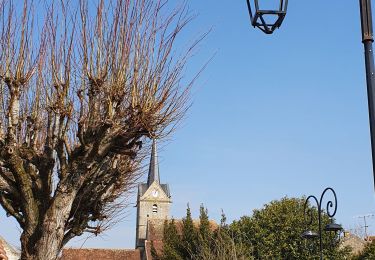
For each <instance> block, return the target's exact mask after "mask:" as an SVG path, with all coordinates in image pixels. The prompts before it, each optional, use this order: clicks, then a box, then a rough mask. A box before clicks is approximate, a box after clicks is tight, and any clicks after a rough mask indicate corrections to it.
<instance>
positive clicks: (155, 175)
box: [147, 139, 160, 187]
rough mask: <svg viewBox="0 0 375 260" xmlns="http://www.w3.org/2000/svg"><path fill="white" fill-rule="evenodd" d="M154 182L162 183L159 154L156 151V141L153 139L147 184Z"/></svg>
mask: <svg viewBox="0 0 375 260" xmlns="http://www.w3.org/2000/svg"><path fill="white" fill-rule="evenodd" d="M154 182H157V183H158V184H160V176H159V162H158V154H157V151H156V141H155V139H153V141H152V151H151V159H150V168H149V170H148V178H147V186H148V187H150V185H151V184H152V183H154Z"/></svg>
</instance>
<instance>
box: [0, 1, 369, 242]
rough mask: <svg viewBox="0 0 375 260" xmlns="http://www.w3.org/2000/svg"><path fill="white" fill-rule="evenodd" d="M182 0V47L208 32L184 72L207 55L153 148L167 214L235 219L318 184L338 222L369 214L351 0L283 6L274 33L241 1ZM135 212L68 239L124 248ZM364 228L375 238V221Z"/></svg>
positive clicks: (365, 133)
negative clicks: (169, 131)
mask: <svg viewBox="0 0 375 260" xmlns="http://www.w3.org/2000/svg"><path fill="white" fill-rule="evenodd" d="M188 5H189V8H190V10H191V11H192V12H193V13H195V14H197V15H198V16H197V18H196V19H195V20H194V21H193V22H192V23H191V24H190V25H189V26H188V27H187V29H186V30H185V32H184V35H183V37H182V38H181V41H180V44H181V45H186V44H185V42H186V41H188V40H191V39H194V38H196V37H197V36H198V35H199V34H200V33H202V32H204V31H206V30H209V29H210V28H212V32H211V33H210V34H209V36H208V37H207V38H206V39H205V41H204V42H203V44H201V46H200V48H199V49H198V50H197V52H196V55H195V56H194V57H193V58H192V61H191V63H190V66H189V70H188V71H187V72H186V77H187V78H189V77H192V76H193V75H194V73H196V71H198V70H199V68H200V67H201V66H202V65H203V64H204V63H205V62H206V61H207V60H208V59H210V57H212V56H213V55H214V58H213V60H212V61H211V62H210V63H209V66H208V67H207V68H206V70H205V71H204V73H203V74H202V76H201V77H200V78H199V81H198V82H197V84H196V86H195V88H194V93H193V96H192V101H193V106H192V108H191V109H190V111H189V112H188V114H187V116H186V118H185V120H184V122H183V123H182V125H181V127H180V128H179V129H178V131H177V132H176V133H175V134H174V135H173V136H172V137H171V138H170V140H168V141H166V142H164V143H162V144H160V145H159V147H160V149H159V155H160V159H159V160H160V174H161V178H162V182H168V183H169V185H170V188H171V192H172V199H173V205H172V210H171V214H172V215H173V216H174V217H176V218H180V217H182V216H184V214H185V209H186V204H187V203H190V207H191V208H192V211H193V215H194V216H198V211H199V205H200V204H201V203H203V204H204V205H205V206H206V207H207V208H208V211H209V215H210V217H211V218H213V219H216V220H219V219H220V212H221V209H223V210H224V212H225V213H226V215H227V218H228V220H229V221H232V220H233V219H237V218H239V217H241V216H242V215H245V214H247V215H249V214H251V212H252V210H253V209H256V208H260V207H262V205H263V204H265V203H268V202H269V201H271V200H274V199H280V198H281V197H283V196H289V197H294V196H298V197H299V196H302V195H310V194H314V195H317V196H319V195H320V194H321V192H322V191H323V189H324V188H325V187H327V186H331V187H333V188H334V189H335V190H336V192H337V196H338V211H337V214H336V219H337V221H338V222H339V223H342V224H343V225H344V227H345V228H348V229H349V228H354V227H357V226H359V225H360V224H361V222H360V221H359V219H358V218H356V216H358V215H362V214H368V213H375V203H374V202H375V201H374V198H375V197H374V195H375V192H374V187H373V177H372V168H371V153H370V151H371V150H370V139H369V126H368V113H367V98H366V82H365V70H364V58H363V46H362V43H361V34H360V20H359V6H358V1H338V0H332V1H323V0H317V1H290V4H289V8H288V14H287V16H286V19H285V21H284V23H283V25H282V27H281V28H280V29H279V30H277V31H276V32H275V33H274V34H273V35H265V34H263V33H262V32H260V31H259V30H256V29H253V28H252V27H251V26H250V25H249V19H248V14H247V9H246V1H245V0H242V1H213V0H205V1H201V0H189V1H188ZM134 200H135V198H134V197H133V199H132V202H133V203H134ZM0 212H1V213H0V227H1V235H2V236H4V237H5V238H6V239H8V240H9V241H11V242H12V243H14V244H18V242H17V240H18V235H19V229H18V228H17V227H16V224H15V223H14V222H13V221H12V220H10V219H8V218H6V217H5V215H4V213H3V211H0ZM135 213H136V210H135V208H133V207H129V208H128V209H127V213H126V219H125V220H124V221H123V222H122V223H120V224H118V225H117V226H115V227H113V229H112V230H111V231H109V232H108V233H107V234H104V235H103V236H101V237H98V238H93V239H88V240H85V238H78V239H75V240H74V241H73V242H71V243H70V245H71V246H75V247H79V246H82V245H83V246H85V247H111V248H132V247H134V237H135ZM301 214H303V213H302V212H301ZM369 225H370V230H371V231H372V233H373V234H375V219H370V220H369Z"/></svg>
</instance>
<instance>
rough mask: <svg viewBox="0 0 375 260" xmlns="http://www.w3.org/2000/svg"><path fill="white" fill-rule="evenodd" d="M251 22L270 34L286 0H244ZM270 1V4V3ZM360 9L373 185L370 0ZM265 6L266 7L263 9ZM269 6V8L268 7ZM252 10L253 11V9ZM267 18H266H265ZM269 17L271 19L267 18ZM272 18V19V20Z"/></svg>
mask: <svg viewBox="0 0 375 260" xmlns="http://www.w3.org/2000/svg"><path fill="white" fill-rule="evenodd" d="M246 1H247V7H248V10H249V15H250V20H251V24H252V25H253V26H254V27H258V28H259V29H261V30H262V31H263V32H264V33H266V34H271V33H273V31H274V30H275V29H276V28H279V27H280V26H281V23H282V22H283V20H284V18H285V15H286V11H287V7H288V0H246ZM270 3H272V5H271V4H270ZM359 5H360V11H361V27H362V42H363V45H364V48H365V65H366V81H367V97H368V109H369V120H370V134H371V153H372V172H373V176H374V177H373V181H374V187H375V78H374V77H375V69H374V55H373V49H372V43H373V41H374V39H373V31H372V13H371V0H359ZM264 6H267V7H266V9H263V8H264ZM269 7H270V8H269ZM253 10H254V11H253ZM267 18H268V19H267ZM269 18H271V20H270V19H269ZM272 18H273V20H272Z"/></svg>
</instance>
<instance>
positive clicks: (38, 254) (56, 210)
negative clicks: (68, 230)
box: [21, 193, 75, 260]
mask: <svg viewBox="0 0 375 260" xmlns="http://www.w3.org/2000/svg"><path fill="white" fill-rule="evenodd" d="M74 195H75V194H74V193H68V194H65V195H64V196H59V197H58V198H57V199H56V200H55V201H54V205H53V206H52V207H51V208H50V209H49V210H48V212H47V213H46V216H45V219H44V221H43V223H41V224H40V228H38V229H37V230H36V231H35V232H34V234H32V235H31V236H30V235H28V234H26V233H25V232H24V233H23V234H22V237H21V244H22V256H21V259H22V260H24V259H25V260H29V259H35V260H49V259H51V260H52V259H56V256H57V255H58V254H59V252H60V251H61V248H62V246H63V239H64V230H65V223H66V222H67V220H68V217H69V214H70V212H71V208H72V203H73V199H74ZM35 236H37V237H38V238H37V240H34V237H35Z"/></svg>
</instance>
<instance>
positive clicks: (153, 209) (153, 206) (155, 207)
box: [152, 204, 158, 213]
mask: <svg viewBox="0 0 375 260" xmlns="http://www.w3.org/2000/svg"><path fill="white" fill-rule="evenodd" d="M152 212H153V213H158V205H156V204H154V205H152Z"/></svg>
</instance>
